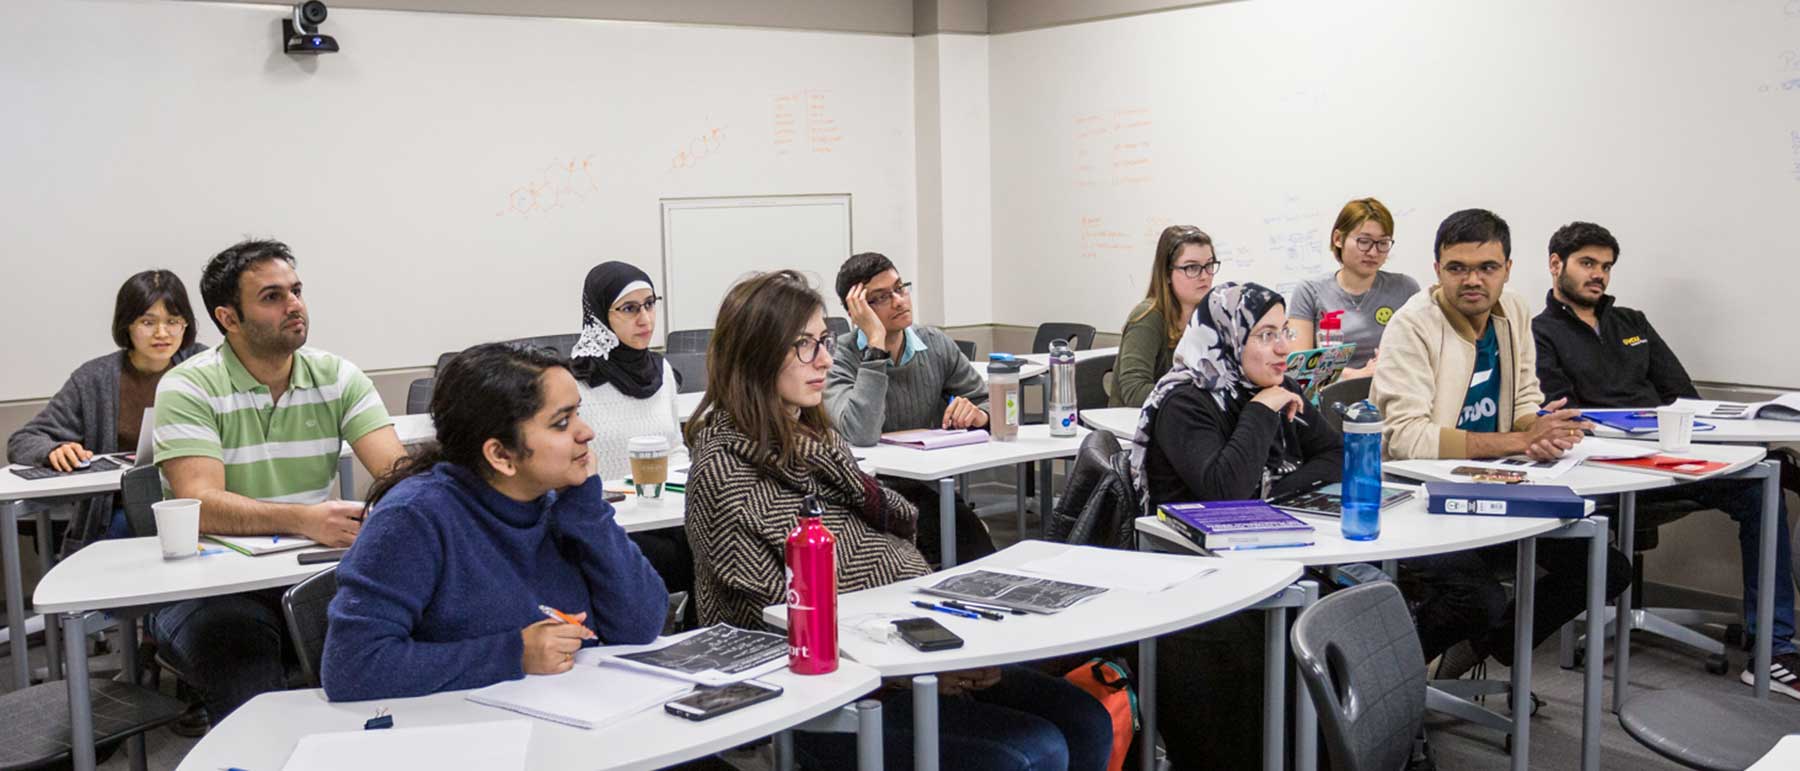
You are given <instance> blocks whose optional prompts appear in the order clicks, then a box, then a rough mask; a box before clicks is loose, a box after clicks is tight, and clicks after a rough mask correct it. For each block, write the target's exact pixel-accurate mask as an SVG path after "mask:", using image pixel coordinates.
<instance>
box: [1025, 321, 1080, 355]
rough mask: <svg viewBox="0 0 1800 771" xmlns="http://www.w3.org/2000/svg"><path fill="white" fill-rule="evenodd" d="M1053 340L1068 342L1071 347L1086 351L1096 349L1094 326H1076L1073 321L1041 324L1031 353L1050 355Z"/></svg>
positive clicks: (1032, 343)
mask: <svg viewBox="0 0 1800 771" xmlns="http://www.w3.org/2000/svg"><path fill="white" fill-rule="evenodd" d="M1052 340H1067V341H1069V347H1071V348H1074V349H1075V350H1078V351H1085V350H1087V349H1089V348H1092V347H1094V327H1093V325H1092V324H1076V323H1074V322H1071V321H1052V322H1048V323H1045V324H1039V325H1038V328H1037V338H1036V339H1035V340H1032V342H1031V352H1032V353H1049V352H1050V341H1052Z"/></svg>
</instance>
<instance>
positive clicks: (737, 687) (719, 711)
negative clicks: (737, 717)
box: [663, 680, 781, 720]
mask: <svg viewBox="0 0 1800 771" xmlns="http://www.w3.org/2000/svg"><path fill="white" fill-rule="evenodd" d="M780 695H781V686H779V685H770V684H768V683H765V682H762V681H760V680H745V681H744V682H741V683H732V684H730V685H719V686H710V685H697V686H694V690H693V692H692V693H689V694H688V695H686V696H683V697H681V698H679V699H676V700H674V701H670V702H666V703H664V704H663V711H664V712H667V713H669V714H671V715H674V716H676V717H680V718H687V719H688V720H706V719H708V718H714V717H718V716H720V715H723V714H725V713H727V712H736V711H738V710H740V709H743V708H745V707H748V706H750V705H752V704H760V703H762V702H765V701H768V700H770V699H773V698H775V697H777V696H780Z"/></svg>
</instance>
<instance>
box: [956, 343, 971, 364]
mask: <svg viewBox="0 0 1800 771" xmlns="http://www.w3.org/2000/svg"><path fill="white" fill-rule="evenodd" d="M956 347H957V348H960V349H962V352H963V358H965V359H968V360H969V361H974V360H975V341H974V340H958V341H956Z"/></svg>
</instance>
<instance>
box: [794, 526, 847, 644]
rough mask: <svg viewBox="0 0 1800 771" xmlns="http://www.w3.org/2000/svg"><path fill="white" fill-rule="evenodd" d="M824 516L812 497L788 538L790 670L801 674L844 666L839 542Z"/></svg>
mask: <svg viewBox="0 0 1800 771" xmlns="http://www.w3.org/2000/svg"><path fill="white" fill-rule="evenodd" d="M824 516H825V509H824V507H823V506H821V505H820V504H819V499H818V498H817V497H815V496H811V495H808V496H806V501H805V502H804V503H802V504H801V512H800V526H799V527H796V528H794V532H791V533H788V537H787V578H788V593H787V614H788V623H787V632H788V669H791V670H793V671H794V673H795V674H801V675H823V674H827V673H830V672H836V671H837V666H838V647H837V632H838V629H837V620H838V619H837V552H836V549H837V539H836V538H834V537H832V535H831V531H830V530H826V529H825V522H824V519H823V517H824Z"/></svg>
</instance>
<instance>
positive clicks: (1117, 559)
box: [1019, 546, 1218, 592]
mask: <svg viewBox="0 0 1800 771" xmlns="http://www.w3.org/2000/svg"><path fill="white" fill-rule="evenodd" d="M1019 569H1020V570H1023V571H1025V572H1027V573H1036V574H1038V575H1045V576H1056V577H1057V578H1065V579H1068V580H1070V581H1074V582H1077V583H1083V584H1093V585H1094V586H1104V587H1106V588H1108V589H1129V590H1131V591H1134V592H1160V591H1162V590H1164V589H1167V588H1169V587H1171V586H1175V585H1176V584H1180V583H1183V582H1186V581H1190V580H1192V579H1195V578H1198V577H1200V576H1204V575H1208V574H1210V573H1214V572H1217V571H1218V568H1216V567H1212V565H1211V564H1210V562H1209V561H1208V560H1204V559H1198V558H1195V557H1192V556H1187V555H1181V554H1146V553H1144V552H1134V551H1124V550H1121V549H1100V548H1096V547H1092V546H1072V547H1069V549H1068V550H1067V551H1064V552H1063V553H1061V554H1058V555H1056V556H1054V557H1045V558H1044V559H1041V560H1033V561H1031V562H1027V563H1025V564H1023V565H1020V566H1019Z"/></svg>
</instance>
